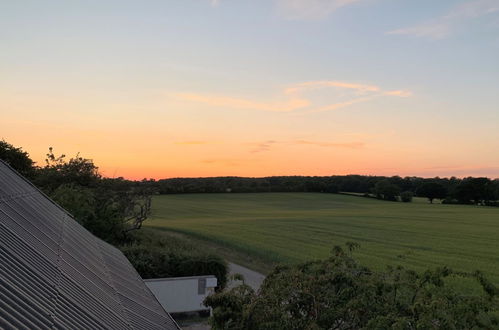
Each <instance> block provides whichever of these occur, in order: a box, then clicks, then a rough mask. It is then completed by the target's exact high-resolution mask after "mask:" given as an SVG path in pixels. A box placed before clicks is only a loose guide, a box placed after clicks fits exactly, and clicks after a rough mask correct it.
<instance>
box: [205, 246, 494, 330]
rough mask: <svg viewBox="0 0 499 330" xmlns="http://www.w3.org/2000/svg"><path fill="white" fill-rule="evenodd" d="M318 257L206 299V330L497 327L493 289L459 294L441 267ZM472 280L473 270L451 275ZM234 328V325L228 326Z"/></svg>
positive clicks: (487, 284)
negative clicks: (374, 266) (374, 265)
mask: <svg viewBox="0 0 499 330" xmlns="http://www.w3.org/2000/svg"><path fill="white" fill-rule="evenodd" d="M333 250H334V253H333V255H332V256H331V257H330V258H328V259H326V260H319V261H313V262H307V263H303V264H300V265H296V266H280V267H277V268H276V269H275V270H274V271H273V272H272V273H271V274H269V275H268V276H267V278H266V279H265V281H264V283H263V285H262V287H261V288H260V290H259V292H258V293H257V294H254V293H253V292H251V291H249V292H248V291H247V289H246V288H245V287H244V286H243V287H242V288H241V290H238V289H237V288H236V289H232V290H230V291H227V292H220V293H217V294H215V295H214V296H211V297H210V298H209V299H206V304H207V305H208V306H211V307H213V308H214V311H216V313H214V316H213V318H212V322H213V328H214V329H473V328H489V329H491V328H497V327H499V319H498V318H497V316H494V313H496V312H497V311H498V310H499V301H498V299H497V293H498V292H497V288H495V287H494V286H493V285H492V284H490V282H488V281H487V280H485V279H484V278H483V277H479V278H478V282H479V283H480V284H481V285H482V286H483V287H484V290H485V292H486V293H487V294H485V293H483V294H479V295H474V296H470V295H463V294H462V293H461V292H459V291H458V290H456V289H455V288H453V287H451V286H449V285H447V284H446V278H448V277H449V276H451V275H453V274H454V273H453V272H452V271H451V270H450V269H448V268H440V269H437V270H433V271H430V270H428V271H425V272H423V273H421V274H418V273H416V272H414V271H411V270H406V269H404V268H402V267H395V268H394V267H392V268H388V269H387V270H386V271H384V272H374V271H371V270H370V269H368V268H366V267H363V266H361V265H360V264H358V263H357V262H356V261H355V260H354V259H353V258H352V257H350V256H349V255H347V254H346V253H345V252H343V249H341V248H340V247H336V248H335V249H333ZM459 276H467V277H471V278H476V277H477V276H476V275H475V274H459ZM231 326H234V327H231Z"/></svg>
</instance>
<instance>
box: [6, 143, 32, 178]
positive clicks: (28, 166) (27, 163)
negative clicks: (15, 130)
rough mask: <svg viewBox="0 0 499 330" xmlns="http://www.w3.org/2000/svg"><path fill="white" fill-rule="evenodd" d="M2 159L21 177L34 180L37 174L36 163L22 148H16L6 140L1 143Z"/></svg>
mask: <svg viewBox="0 0 499 330" xmlns="http://www.w3.org/2000/svg"><path fill="white" fill-rule="evenodd" d="M0 159H1V160H3V161H4V162H6V163H7V164H9V165H10V166H12V168H14V169H15V170H16V171H17V172H19V173H20V174H21V175H23V176H25V177H27V178H28V179H32V178H33V176H34V174H35V162H33V161H32V160H31V158H29V154H28V153H27V152H26V151H24V150H22V148H17V147H14V146H13V145H12V144H10V143H8V142H6V141H5V140H1V141H0Z"/></svg>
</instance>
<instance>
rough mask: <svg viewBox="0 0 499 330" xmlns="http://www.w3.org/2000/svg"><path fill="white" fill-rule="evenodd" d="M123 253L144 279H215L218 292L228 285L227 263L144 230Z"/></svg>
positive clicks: (124, 246)
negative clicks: (200, 276)
mask: <svg viewBox="0 0 499 330" xmlns="http://www.w3.org/2000/svg"><path fill="white" fill-rule="evenodd" d="M120 249H121V251H122V252H123V253H124V254H125V256H126V257H127V258H128V260H130V262H131V263H132V265H133V266H134V268H135V269H136V270H137V272H138V273H139V274H140V276H141V277H142V278H144V279H147V278H164V277H180V276H198V275H215V277H216V278H217V280H218V288H219V289H220V288H223V287H225V285H226V284H227V273H228V265H227V262H226V261H225V260H224V259H222V258H221V257H220V256H218V255H215V254H213V253H209V252H206V251H204V250H202V249H201V248H199V247H198V246H196V245H194V244H192V243H191V242H189V241H186V240H184V239H181V238H178V237H174V236H171V235H170V236H168V237H164V236H161V235H159V234H157V233H154V232H151V231H145V232H144V231H142V230H141V231H137V232H134V233H133V234H132V235H131V238H130V240H129V242H128V243H127V244H124V245H121V246H120Z"/></svg>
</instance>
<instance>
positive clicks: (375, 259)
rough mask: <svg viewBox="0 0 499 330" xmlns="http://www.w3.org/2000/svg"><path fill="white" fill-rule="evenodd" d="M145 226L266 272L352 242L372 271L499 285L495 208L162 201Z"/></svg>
mask: <svg viewBox="0 0 499 330" xmlns="http://www.w3.org/2000/svg"><path fill="white" fill-rule="evenodd" d="M145 226H147V227H148V228H154V229H156V230H162V231H165V230H166V231H175V232H180V233H184V234H186V235H189V236H192V237H194V238H196V239H203V240H207V241H209V242H211V243H212V244H218V245H221V246H224V247H226V248H227V250H228V249H233V250H236V251H238V252H239V254H241V253H244V254H248V255H250V256H252V257H253V258H255V259H259V260H263V261H265V262H266V263H267V264H268V265H269V267H268V268H269V269H271V268H272V265H274V264H277V263H280V262H284V263H298V262H303V261H308V260H311V259H317V258H326V257H327V256H328V255H329V250H330V247H331V245H333V244H344V243H345V242H347V241H356V242H359V243H360V244H361V245H362V247H363V248H362V249H361V250H360V251H358V252H357V258H358V260H359V262H361V263H362V264H364V265H366V266H368V267H371V268H373V269H377V270H381V269H383V268H384V267H385V266H386V265H402V266H404V267H406V268H409V269H415V270H418V271H424V270H425V269H428V268H436V267H440V266H443V265H446V266H448V267H451V268H453V269H455V270H457V271H467V272H472V271H475V270H481V271H483V272H484V273H485V274H486V275H487V276H488V277H489V278H490V279H491V280H492V281H493V282H494V283H499V262H498V258H497V251H499V240H498V239H497V238H498V237H499V209H497V208H493V207H483V206H471V205H445V204H429V203H427V202H426V201H423V200H419V199H415V201H414V202H413V203H391V202H385V201H379V200H376V199H371V198H361V197H355V196H346V195H337V194H319V193H265V194H256V193H255V194H184V195H160V196H154V197H153V203H152V215H151V219H149V220H148V221H147V222H146V223H145ZM229 260H230V258H229ZM237 260H238V259H237V256H236V258H234V259H233V261H236V262H237ZM247 266H251V265H248V264H247ZM250 268H251V267H250Z"/></svg>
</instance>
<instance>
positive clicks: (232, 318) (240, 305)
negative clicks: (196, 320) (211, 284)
mask: <svg viewBox="0 0 499 330" xmlns="http://www.w3.org/2000/svg"><path fill="white" fill-rule="evenodd" d="M255 298H256V295H255V291H254V290H253V289H252V288H251V287H250V286H248V285H246V284H242V285H239V286H236V287H234V288H231V289H229V290H224V291H221V292H219V293H217V294H214V295H210V296H208V297H206V299H205V300H204V304H205V305H206V306H210V307H212V308H213V315H212V317H211V318H210V324H211V326H212V329H215V330H216V329H223V330H240V329H244V328H245V325H244V320H245V319H246V318H247V317H248V316H247V315H246V312H245V310H246V308H247V306H248V305H249V304H251V302H252V301H253V300H254V299H255Z"/></svg>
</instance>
